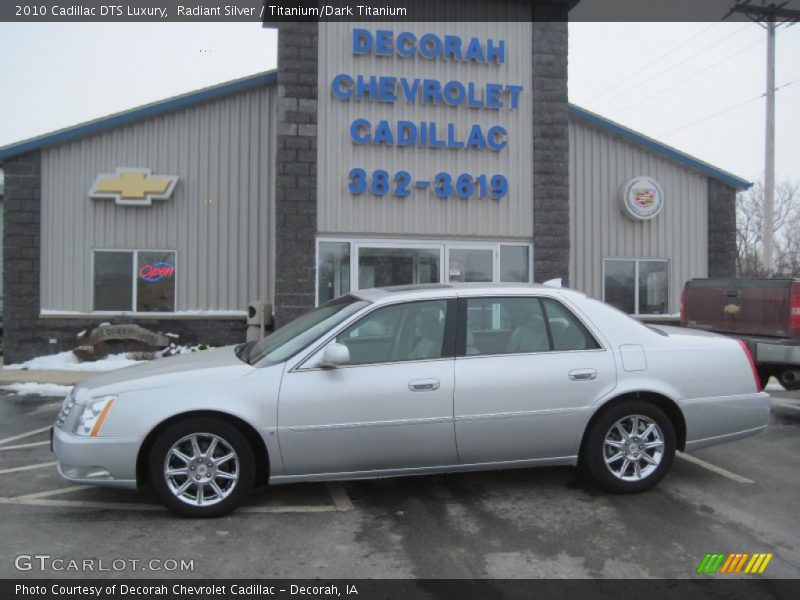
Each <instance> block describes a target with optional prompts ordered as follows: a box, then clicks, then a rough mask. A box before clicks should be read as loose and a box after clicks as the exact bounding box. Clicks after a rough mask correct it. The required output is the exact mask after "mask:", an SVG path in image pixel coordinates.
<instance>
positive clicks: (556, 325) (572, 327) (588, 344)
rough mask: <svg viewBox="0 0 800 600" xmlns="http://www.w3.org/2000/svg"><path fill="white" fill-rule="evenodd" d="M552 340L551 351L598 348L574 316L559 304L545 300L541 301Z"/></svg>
mask: <svg viewBox="0 0 800 600" xmlns="http://www.w3.org/2000/svg"><path fill="white" fill-rule="evenodd" d="M542 304H544V310H545V313H546V315H547V323H548V325H549V326H550V335H551V336H552V338H553V350H557V351H562V352H563V351H565V350H596V349H597V348H599V347H600V344H598V343H597V340H595V339H594V337H592V334H590V333H589V332H588V331H587V330H586V327H584V326H583V323H581V322H580V321H579V320H578V319H577V318H576V317H575V315H573V314H572V313H571V312H570V311H568V310H567V309H566V308H564V306H563V305H562V304H561V303H560V302H556V301H555V300H551V299H550V298H545V299H543V300H542Z"/></svg>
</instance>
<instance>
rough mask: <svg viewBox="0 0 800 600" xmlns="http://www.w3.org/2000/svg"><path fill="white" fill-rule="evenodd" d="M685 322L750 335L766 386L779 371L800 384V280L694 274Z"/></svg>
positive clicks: (686, 293)
mask: <svg viewBox="0 0 800 600" xmlns="http://www.w3.org/2000/svg"><path fill="white" fill-rule="evenodd" d="M681 325H683V326H684V327H692V328H695V329H704V330H706V331H714V332H717V333H722V334H725V335H728V336H731V337H735V338H738V339H740V340H742V341H744V342H745V343H746V344H747V347H748V348H749V349H750V354H752V356H753V359H754V361H755V363H756V368H757V369H758V375H759V377H760V379H761V384H762V386H764V385H766V383H767V380H768V379H769V378H770V376H774V377H776V378H777V379H778V380H779V381H780V383H781V385H783V387H785V388H786V389H787V390H798V389H800V280H797V279H692V280H691V281H687V282H686V285H685V286H684V288H683V294H682V295H681Z"/></svg>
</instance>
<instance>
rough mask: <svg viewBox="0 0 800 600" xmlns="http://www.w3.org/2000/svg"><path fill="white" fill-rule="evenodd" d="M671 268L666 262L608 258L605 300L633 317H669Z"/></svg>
mask: <svg viewBox="0 0 800 600" xmlns="http://www.w3.org/2000/svg"><path fill="white" fill-rule="evenodd" d="M668 266H669V264H668V262H667V261H666V260H621V259H606V260H605V261H604V271H605V278H604V282H603V286H604V290H603V293H604V296H603V297H604V298H605V301H606V302H607V303H608V304H610V305H611V306H614V307H616V308H618V309H620V310H621V311H622V312H625V313H628V314H631V315H663V314H667V312H668V308H669V307H668V303H667V297H668V293H669V287H668V286H669V277H668Z"/></svg>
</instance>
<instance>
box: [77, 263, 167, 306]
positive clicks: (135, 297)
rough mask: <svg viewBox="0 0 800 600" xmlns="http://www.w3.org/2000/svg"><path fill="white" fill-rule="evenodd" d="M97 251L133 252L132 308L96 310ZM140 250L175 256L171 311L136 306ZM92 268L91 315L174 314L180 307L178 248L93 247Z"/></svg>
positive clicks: (90, 272) (90, 275)
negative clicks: (148, 309)
mask: <svg viewBox="0 0 800 600" xmlns="http://www.w3.org/2000/svg"><path fill="white" fill-rule="evenodd" d="M96 252H127V253H132V254H133V268H132V269H131V279H132V286H133V291H132V293H131V310H94V306H95V297H94V288H95V286H94V277H95V270H94V267H95V253H96ZM139 252H171V253H172V254H173V255H174V256H175V294H174V296H175V302H174V303H173V306H172V310H171V311H152V312H147V311H137V310H136V306H137V302H138V300H139V298H138V294H139V292H138V289H137V285H136V274H137V273H138V268H137V265H138V264H139ZM91 263H92V264H91V268H90V271H89V277H90V278H91V290H92V310H91V311H90V312H89V314H90V315H99V316H128V315H129V316H134V317H138V316H146V317H152V316H158V315H174V314H175V313H176V312H177V307H178V251H177V250H170V249H166V248H153V249H151V248H92V258H91Z"/></svg>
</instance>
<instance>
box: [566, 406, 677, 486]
mask: <svg viewBox="0 0 800 600" xmlns="http://www.w3.org/2000/svg"><path fill="white" fill-rule="evenodd" d="M634 416H642V417H645V418H646V419H649V420H650V421H652V422H653V423H654V424H655V425H657V427H658V429H659V430H660V437H661V441H662V442H663V446H662V449H661V454H660V456H656V454H657V451H656V450H655V449H653V450H652V453H651V451H650V450H647V449H644V451H643V452H647V454H648V456H650V457H651V459H652V458H654V457H655V458H657V459H658V461H657V462H658V465H657V466H655V468H654V469H652V470H650V471H648V469H650V468H651V467H650V465H649V464H648V463H645V462H644V459H642V460H637V461H629V465H628V467H627V468H625V470H624V471H623V476H627V477H631V478H634V477H635V476H636V472H635V466H634V465H633V462H637V463H639V464H644V465H645V468H644V469H643V470H642V471H641V473H642V478H640V479H633V480H626V479H622V478H621V477H620V476H618V475H615V474H614V473H613V472H612V470H611V467H610V466H609V465H607V464H606V456H607V454H606V452H608V453H609V454H612V452H613V449H612V448H611V447H610V446H608V447H607V446H606V443H605V441H606V436H608V435H610V434H611V429H612V427H615V424H616V423H618V422H620V421H621V420H625V419H630V418H632V417H634ZM629 424H630V430H632V429H633V421H632V420H631V421H629ZM640 427H641V426H640ZM623 428H624V429H626V431H629V432H630V430H628V427H626V426H625V425H623ZM640 433H644V431H643V430H641V429H640ZM654 433H655V432H654ZM652 435H654V434H651V435H650V436H648V439H651V440H653V439H654V438H652V437H651V436H652ZM614 436H619V438H620V439H623V438H622V436H621V434H618V433H615V434H614ZM632 438H633V436H631V439H632ZM614 443H618V442H616V440H614ZM642 446H644V444H642ZM642 446H639V447H642ZM637 452H639V455H641V453H642V451H639V450H638V448H637ZM612 456H613V454H612ZM674 457H675V428H674V427H673V425H672V422H671V421H670V420H669V417H667V415H666V414H664V411H662V410H661V409H660V408H658V407H657V406H655V405H653V404H650V403H649V402H645V401H643V400H626V401H623V402H619V403H618V404H614V405H612V406H611V407H609V408H608V409H606V410H604V411H603V413H602V414H601V415H600V417H599V418H598V419H597V420H596V421H595V422H594V423H593V424H592V425H591V429H590V430H589V431H588V432H587V434H586V438H585V443H584V445H583V448H582V450H581V457H580V460H581V465H582V466H583V467H584V471H588V473H589V474H590V475H591V477H592V478H593V479H594V480H595V481H596V482H597V483H599V484H600V485H601V486H602V487H604V488H605V489H606V490H608V491H610V492H613V493H617V494H635V493H638V492H643V491H645V490H647V489H650V488H651V487H653V486H654V485H656V484H657V483H658V482H659V481H661V479H662V478H663V477H664V475H666V473H667V471H668V470H669V467H670V465H671V464H672V459H673V458H674ZM624 460H626V459H625V458H624V457H623V458H622V459H618V461H619V462H617V461H615V462H613V463H612V466H613V467H615V468H617V469H618V470H619V471H622V466H623V464H624V463H623V462H622V461H624ZM617 465H619V467H617ZM646 471H648V472H647V474H646V475H645V472H646Z"/></svg>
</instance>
